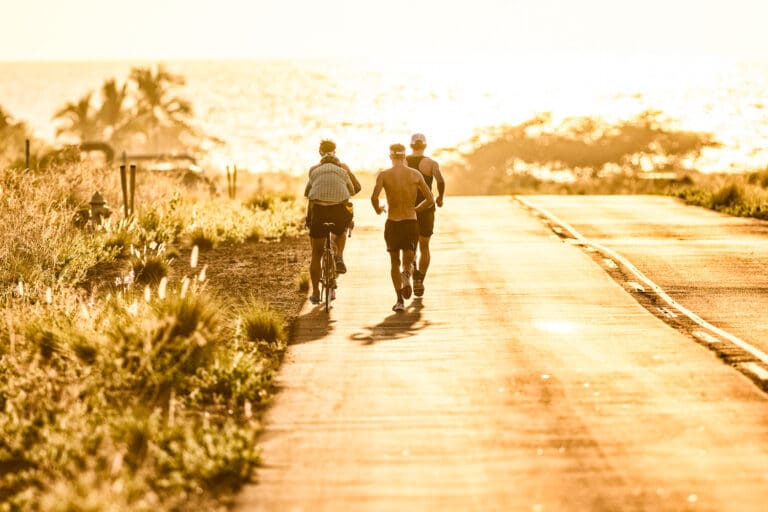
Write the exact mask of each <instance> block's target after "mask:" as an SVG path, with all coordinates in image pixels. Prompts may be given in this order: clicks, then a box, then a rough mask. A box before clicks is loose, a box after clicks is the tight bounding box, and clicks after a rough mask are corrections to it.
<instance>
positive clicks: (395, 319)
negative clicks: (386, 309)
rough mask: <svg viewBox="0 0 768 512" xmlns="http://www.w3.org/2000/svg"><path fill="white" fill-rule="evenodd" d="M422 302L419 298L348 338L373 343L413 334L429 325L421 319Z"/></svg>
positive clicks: (368, 343)
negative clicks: (399, 311) (398, 311)
mask: <svg viewBox="0 0 768 512" xmlns="http://www.w3.org/2000/svg"><path fill="white" fill-rule="evenodd" d="M422 309H424V304H423V303H422V301H421V299H420V298H415V299H413V302H411V304H410V305H409V306H408V307H407V308H406V309H405V311H403V312H401V313H392V314H391V315H389V316H388V317H386V318H385V319H384V320H382V321H381V322H379V323H378V324H376V325H374V326H369V327H364V329H365V331H363V332H356V333H355V334H353V335H351V336H350V337H349V339H351V340H353V341H359V342H360V343H361V345H373V344H374V343H377V342H381V341H392V340H399V339H403V338H408V337H410V336H414V335H415V334H416V333H417V332H418V331H421V330H422V329H425V328H426V327H429V325H430V323H429V322H428V321H422V319H421V310H422Z"/></svg>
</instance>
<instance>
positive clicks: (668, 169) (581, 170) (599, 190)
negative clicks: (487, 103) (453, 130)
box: [442, 111, 768, 219]
mask: <svg viewBox="0 0 768 512" xmlns="http://www.w3.org/2000/svg"><path fill="white" fill-rule="evenodd" d="M673 125H674V123H672V122H671V121H670V120H666V119H664V118H663V116H662V115H661V113H660V112H656V111H647V112H643V113H641V114H639V115H637V116H636V117H634V118H632V119H628V120H625V121H621V122H616V123H608V122H606V121H604V120H601V119H596V118H590V117H581V118H573V119H566V120H565V121H563V122H561V123H559V124H557V123H554V122H553V121H552V119H551V116H549V115H540V116H537V117H535V118H533V119H531V120H529V121H526V122H524V123H521V124H520V125H516V126H504V127H499V128H497V129H495V130H494V131H491V132H487V133H483V134H482V135H478V136H477V137H475V138H474V139H473V140H471V141H468V143H467V144H466V147H462V148H455V149H452V150H446V151H444V152H443V155H442V156H445V157H448V159H449V160H450V163H449V164H448V165H447V166H446V169H445V172H446V174H447V176H448V179H449V180H450V186H451V189H452V190H456V191H458V192H459V193H461V194H493V195H495V194H663V195H671V196H675V197H679V198H681V199H682V200H684V201H685V202H686V203H688V204H692V205H698V206H703V207H706V208H711V209H713V210H717V211H720V212H723V213H727V214H730V215H738V216H747V217H756V218H760V219H768V169H765V170H762V171H751V172H744V173H733V172H729V173H707V174H705V173H700V172H697V171H696V170H695V169H694V168H693V166H694V163H695V161H696V159H697V158H698V157H699V156H700V155H701V154H702V152H703V151H705V150H706V149H707V148H711V147H717V145H718V142H717V141H716V140H715V138H714V137H713V136H712V135H711V134H709V133H699V132H690V131H684V130H677V129H674V128H673V127H672V126H673Z"/></svg>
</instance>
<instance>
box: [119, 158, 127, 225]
mask: <svg viewBox="0 0 768 512" xmlns="http://www.w3.org/2000/svg"><path fill="white" fill-rule="evenodd" d="M120 188H121V189H122V191H123V212H124V213H125V217H126V218H128V184H127V182H126V177H125V164H121V165H120Z"/></svg>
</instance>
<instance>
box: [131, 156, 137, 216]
mask: <svg viewBox="0 0 768 512" xmlns="http://www.w3.org/2000/svg"><path fill="white" fill-rule="evenodd" d="M135 194H136V164H131V215H133V214H134V213H135V212H136V210H134V206H133V204H134V203H133V199H134V197H135Z"/></svg>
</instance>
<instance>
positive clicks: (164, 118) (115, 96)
mask: <svg viewBox="0 0 768 512" xmlns="http://www.w3.org/2000/svg"><path fill="white" fill-rule="evenodd" d="M185 83H186V79H185V78H184V77H183V76H182V75H178V74H174V73H171V72H170V71H168V70H167V69H166V68H165V67H164V66H162V65H155V66H148V67H133V68H131V71H130V74H129V75H128V78H127V80H125V81H123V82H119V81H118V80H117V79H116V78H109V79H107V80H105V81H104V83H103V84H102V85H101V87H100V88H98V89H97V90H90V91H88V92H86V93H85V94H84V95H83V96H82V97H80V98H79V99H77V100H75V101H69V102H67V103H66V104H65V105H63V106H62V107H61V108H59V109H58V110H57V111H56V112H55V113H54V114H53V117H52V121H54V122H55V123H56V125H57V128H56V139H57V142H59V143H64V144H79V143H83V142H106V143H108V144H109V145H110V146H112V148H113V149H114V150H115V151H117V152H118V153H119V152H122V151H126V152H128V153H178V152H192V153H196V152H200V151H203V150H204V149H205V148H206V147H207V146H208V145H210V144H220V143H222V141H221V140H220V139H217V138H215V137H212V136H210V135H207V134H205V133H204V132H203V131H202V130H201V129H200V128H199V127H198V126H197V125H196V123H195V121H194V110H193V107H192V103H191V102H190V101H189V100H187V99H185V98H183V97H182V96H180V95H179V92H178V89H179V88H180V87H182V86H184V85H185ZM25 138H32V137H31V136H30V130H29V127H28V126H27V124H26V123H25V122H23V121H20V120H17V119H14V118H13V116H12V115H11V114H10V113H9V112H7V111H5V110H4V109H3V107H2V106H0V163H5V164H8V163H9V162H11V161H13V160H14V159H18V158H19V154H20V152H23V150H24V139H25ZM38 146H39V144H38Z"/></svg>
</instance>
